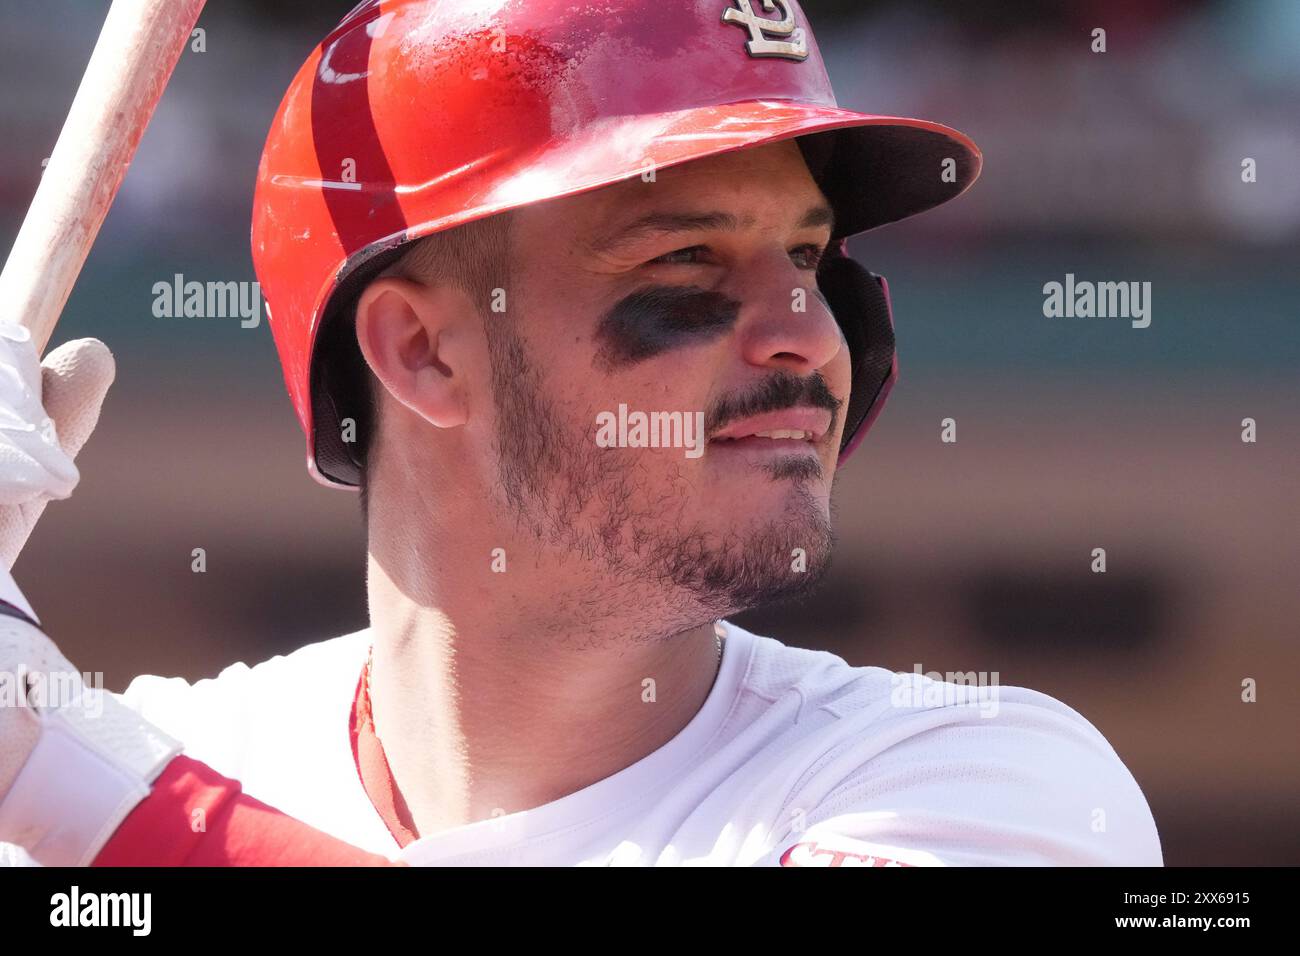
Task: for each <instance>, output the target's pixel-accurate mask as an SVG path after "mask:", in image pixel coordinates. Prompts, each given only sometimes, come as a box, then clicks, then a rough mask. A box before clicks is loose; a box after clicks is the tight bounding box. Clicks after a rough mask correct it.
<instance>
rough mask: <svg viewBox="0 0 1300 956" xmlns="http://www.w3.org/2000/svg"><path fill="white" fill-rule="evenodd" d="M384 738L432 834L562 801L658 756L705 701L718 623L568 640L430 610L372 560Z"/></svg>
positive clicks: (496, 614) (375, 709)
mask: <svg viewBox="0 0 1300 956" xmlns="http://www.w3.org/2000/svg"><path fill="white" fill-rule="evenodd" d="M370 607H371V620H372V626H373V633H374V658H373V668H372V671H371V679H370V697H371V708H372V713H373V717H374V724H375V732H376V735H377V736H378V738H379V740H380V742H381V744H382V745H383V749H384V754H385V756H386V757H387V760H388V765H389V767H390V768H391V770H392V774H393V778H394V782H395V784H396V787H397V789H398V791H399V793H400V794H401V797H402V799H403V801H404V802H405V804H406V806H407V807H408V808H409V810H410V813H411V817H412V820H413V821H414V824H415V829H416V832H417V833H418V834H419V835H421V836H427V835H429V834H430V833H434V832H437V831H439V830H444V829H448V828H451V827H456V826H461V825H463V824H467V823H472V822H475V821H478V820H487V819H491V818H493V817H494V816H501V815H502V814H509V813H515V812H517V811H520V810H526V809H531V808H533V807H538V806H541V805H543V804H546V803H550V802H552V801H554V800H557V799H559V798H561V797H563V796H566V795H568V794H570V793H575V792H577V791H578V790H581V789H583V788H584V787H587V786H590V785H591V784H593V783H596V782H598V781H600V780H603V779H605V778H606V777H609V776H611V775H612V774H614V773H617V772H618V771H620V770H622V769H623V768H625V767H628V766H631V765H632V764H634V763H636V762H637V761H638V760H641V759H642V758H644V757H646V756H648V755H649V754H651V753H653V752H654V751H655V750H657V749H658V748H660V747H662V746H663V745H664V744H666V743H667V742H668V741H669V740H671V739H672V738H673V737H675V736H676V735H677V734H678V733H680V732H681V730H682V729H683V728H684V727H685V726H686V725H687V724H688V723H689V722H690V720H691V718H692V717H694V716H695V714H696V713H697V712H698V711H699V709H700V708H701V707H702V706H703V704H704V701H705V700H706V698H707V697H708V695H709V691H710V689H711V688H712V686H713V682H714V680H715V678H716V675H717V671H718V656H719V655H718V648H717V643H716V638H715V634H714V628H713V626H712V625H706V626H702V627H697V628H692V629H691V630H689V631H684V632H682V633H680V634H672V635H668V634H665V635H658V636H656V635H645V634H633V633H627V634H617V633H609V634H608V635H602V639H601V640H599V641H593V640H591V639H590V636H585V637H583V638H582V639H575V640H566V639H564V637H563V636H556V635H555V634H553V633H550V632H548V633H546V634H539V633H535V632H534V633H530V631H529V630H528V627H527V624H526V622H524V621H522V620H521V621H518V622H517V623H515V624H514V625H513V626H512V624H511V622H510V618H509V616H508V615H503V614H502V613H501V611H502V608H501V606H500V605H499V604H498V605H497V606H496V607H495V608H494V609H493V613H492V614H490V615H475V619H474V620H469V619H468V618H469V616H470V615H468V614H466V613H460V614H457V613H455V612H449V611H448V610H447V609H445V608H435V607H429V606H426V605H422V604H419V603H417V602H416V601H414V600H412V599H411V598H409V597H408V596H406V595H405V594H403V593H402V592H401V590H400V589H398V588H397V587H396V586H395V585H394V584H393V582H392V581H391V580H390V579H389V578H388V577H387V575H386V574H385V573H384V572H383V570H382V569H381V568H379V567H378V566H377V564H376V563H375V562H374V561H373V560H372V562H371V567H370Z"/></svg>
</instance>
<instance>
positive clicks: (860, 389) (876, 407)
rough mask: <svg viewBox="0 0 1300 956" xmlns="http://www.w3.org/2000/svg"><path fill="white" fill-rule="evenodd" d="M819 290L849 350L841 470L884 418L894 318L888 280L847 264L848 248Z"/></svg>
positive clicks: (830, 263) (835, 254) (822, 271)
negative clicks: (849, 377)
mask: <svg viewBox="0 0 1300 956" xmlns="http://www.w3.org/2000/svg"><path fill="white" fill-rule="evenodd" d="M817 285H818V288H820V289H821V292H822V295H824V296H825V297H826V302H827V303H828V304H829V305H830V308H831V312H832V313H833V314H834V316H835V320H836V322H838V323H839V326H840V329H841V330H842V331H843V332H844V338H845V340H846V341H847V342H848V346H849V358H850V369H851V372H852V388H851V391H850V392H849V404H848V408H847V410H846V412H845V416H844V435H843V438H842V439H841V441H840V463H841V464H843V462H844V460H845V459H846V458H847V457H848V456H849V454H850V453H851V452H852V451H853V449H854V448H856V447H857V445H858V443H859V442H860V441H862V439H863V437H864V436H865V435H866V433H867V429H868V428H870V427H871V423H872V422H874V421H875V419H876V416H877V415H879V414H880V410H881V408H883V407H884V403H885V398H886V397H887V396H888V395H889V390H890V388H891V387H892V386H893V384H894V380H895V379H896V378H897V376H898V359H897V354H896V352H895V348H894V318H893V312H892V309H891V307H890V302H889V286H888V285H887V284H886V283H885V280H884V278H883V277H881V276H878V275H876V274H875V273H873V272H870V271H868V270H867V269H866V268H865V267H864V266H862V264H861V263H859V262H857V261H856V260H854V259H851V258H849V256H848V252H847V249H846V243H844V242H840V243H837V244H836V245H835V246H833V247H832V251H831V253H830V254H829V255H828V256H827V257H826V258H825V259H824V260H823V261H822V264H821V267H820V268H819V269H818V272H817Z"/></svg>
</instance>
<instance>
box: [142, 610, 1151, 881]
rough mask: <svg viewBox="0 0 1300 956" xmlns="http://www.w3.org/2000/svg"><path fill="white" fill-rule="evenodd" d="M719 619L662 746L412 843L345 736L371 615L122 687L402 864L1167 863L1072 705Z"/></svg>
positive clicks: (1130, 783) (188, 737) (231, 772)
mask: <svg viewBox="0 0 1300 956" xmlns="http://www.w3.org/2000/svg"><path fill="white" fill-rule="evenodd" d="M723 627H724V629H725V631H724V633H725V636H726V641H725V650H724V654H723V660H722V664H721V669H720V673H719V675H718V678H717V680H716V681H715V683H714V685H713V688H712V690H711V691H710V693H709V696H708V698H707V700H706V701H705V703H704V706H703V707H702V708H701V709H700V710H699V712H698V713H697V714H696V715H695V716H694V718H692V719H691V721H690V722H689V723H688V724H687V726H686V727H685V728H684V729H683V730H682V731H681V732H680V733H679V734H678V735H677V736H676V737H674V738H673V739H672V740H670V741H669V742H668V743H666V744H664V745H663V746H662V747H660V748H659V749H658V750H656V751H654V752H653V753H651V754H650V755H649V756H647V757H645V758H643V759H641V760H639V761H637V762H636V763H634V764H632V765H631V766H629V767H626V768H625V769H623V770H621V771H619V772H618V773H615V774H614V775H613V776H610V777H607V778H605V779H604V780H601V781H599V782H597V783H595V784H592V785H591V786H589V787H586V788H585V789H583V790H580V791H578V792H576V793H572V794H569V795H568V796H566V797H563V798H561V799H559V800H556V801H554V802H551V803H548V804H545V805H544V806H540V807H535V808H532V809H529V810H523V811H519V812H515V813H510V814H508V815H505V816H499V817H496V818H494V819H490V820H482V821H478V822H475V823H470V824H467V825H465V826H460V827H456V828H454V829H450V830H446V831H443V832H439V833H432V834H429V835H427V836H424V837H421V838H419V839H416V840H414V841H413V842H410V843H408V844H407V845H406V846H405V847H401V846H399V844H398V842H397V840H396V839H395V838H394V837H393V836H392V834H391V833H390V832H389V830H388V827H387V826H386V825H385V823H384V821H383V819H382V818H381V816H380V814H379V812H378V811H377V810H376V809H375V807H374V805H373V804H372V803H371V801H370V799H369V797H368V796H367V794H366V790H365V788H364V787H363V785H362V782H361V779H360V775H359V773H358V769H357V762H356V759H355V757H354V753H353V749H352V743H351V737H350V720H351V716H352V707H353V702H354V699H355V694H356V690H357V685H358V678H359V677H360V675H361V671H362V668H363V667H364V666H365V661H366V657H367V653H368V650H369V647H370V641H371V635H370V632H369V631H368V630H365V631H360V632H357V633H355V634H350V635H347V636H344V637H338V638H335V639H333V640H327V641H323V642H321V643H318V644H311V645H309V646H307V647H303V648H301V649H300V650H298V651H295V652H293V653H291V654H289V655H287V656H277V657H273V658H271V659H270V660H267V661H264V662H263V663H261V664H258V665H257V666H255V667H251V668H250V667H248V666H246V665H244V664H234V665H232V666H230V667H227V668H226V669H225V670H223V671H222V672H221V673H220V674H219V675H218V676H217V677H215V678H212V679H207V680H200V681H198V682H196V683H194V684H189V683H187V682H186V681H184V680H181V679H179V678H171V679H165V678H161V677H153V676H143V677H138V678H136V679H135V680H134V681H132V683H131V685H130V686H129V687H128V688H127V690H126V692H125V694H123V695H122V698H123V699H124V700H125V701H126V703H127V704H129V705H130V706H131V707H133V708H134V709H136V710H138V711H139V712H140V713H141V714H142V715H143V716H144V717H145V718H146V719H148V720H150V721H152V722H153V723H154V724H156V725H158V726H159V727H161V728H162V729H163V730H164V731H166V732H167V733H169V734H171V735H173V736H175V737H177V738H178V739H180V740H182V741H184V742H185V751H186V753H187V754H188V755H190V756H191V757H194V758H196V759H198V760H202V761H204V762H205V763H207V764H209V765H210V766H211V767H212V768H213V769H215V770H216V771H217V772H219V773H221V774H223V775H225V776H228V777H233V778H236V779H238V780H240V781H242V783H243V787H244V791H245V792H246V793H248V794H250V795H251V796H253V797H256V798H257V799H259V800H262V801H263V802H265V803H268V804H270V805H271V806H273V807H276V808H277V809H279V810H282V811H284V812H285V813H288V814H290V815H292V816H295V817H298V818H299V819H301V820H302V821H304V822H306V823H309V824H311V825H312V826H315V827H317V828H319V829H321V830H324V831H325V832H327V833H329V834H331V835H333V836H336V837H338V838H340V839H342V840H346V841H347V842H349V843H352V844H355V845H357V846H359V847H361V848H363V849H366V850H370V851H372V852H375V853H380V854H383V855H386V856H388V857H389V858H390V859H394V860H396V859H401V860H404V861H406V862H407V863H410V864H413V865H521V864H522V865H600V866H604V865H726V866H732V865H741V866H744V865H786V866H828V865H829V866H889V865H903V866H905V865H921V866H925V865H949V866H954V865H955V866H969V865H1122V866H1159V865H1161V863H1162V860H1161V851H1160V841H1159V837H1158V835H1157V833H1156V828H1155V823H1154V821H1153V820H1152V817H1151V812H1150V809H1149V808H1148V806H1147V802H1146V799H1145V798H1144V797H1143V795H1142V791H1141V790H1140V789H1139V787H1138V785H1137V783H1136V782H1135V781H1134V779H1133V777H1132V775H1131V774H1130V773H1129V772H1128V769H1127V768H1126V767H1125V766H1124V764H1123V762H1121V760H1120V759H1119V757H1118V756H1117V755H1116V753H1115V751H1114V750H1113V749H1112V748H1111V746H1110V745H1109V744H1108V743H1107V742H1106V740H1105V738H1104V737H1103V736H1102V735H1101V734H1100V733H1099V732H1098V731H1097V730H1096V728H1094V727H1093V726H1092V725H1091V724H1090V723H1089V722H1088V721H1087V720H1085V719H1084V718H1083V717H1082V716H1081V715H1079V714H1078V713H1077V712H1075V711H1074V710H1072V709H1071V708H1069V707H1067V706H1066V705H1065V704H1062V703H1061V702H1059V701H1057V700H1055V699H1053V698H1051V697H1048V696H1047V695H1045V694H1040V693H1038V692H1036V691H1032V690H1027V689H1024V688H1019V687H998V686H994V687H984V688H972V687H966V686H961V685H958V684H953V683H942V682H938V681H933V680H931V679H929V678H927V677H925V676H922V675H919V674H895V673H893V672H891V671H888V670H885V669H883V668H879V667H851V666H849V665H848V664H847V663H846V662H845V661H844V660H842V659H841V658H839V657H837V656H836V655H834V654H830V653H827V652H824V651H810V650H803V649H800V648H795V647H787V646H786V645H784V644H782V643H780V642H778V641H775V640H772V639H770V638H766V637H760V636H758V635H754V634H751V633H749V632H748V631H745V630H743V629H741V628H739V627H736V626H735V625H732V624H727V623H724V625H723ZM643 706H647V707H653V706H654V704H653V703H646V704H644V705H643Z"/></svg>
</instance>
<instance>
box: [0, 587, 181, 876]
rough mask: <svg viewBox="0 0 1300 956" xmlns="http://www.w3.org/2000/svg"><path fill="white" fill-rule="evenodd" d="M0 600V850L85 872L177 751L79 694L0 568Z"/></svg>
mask: <svg viewBox="0 0 1300 956" xmlns="http://www.w3.org/2000/svg"><path fill="white" fill-rule="evenodd" d="M0 600H2V601H3V604H0V843H12V844H15V845H17V846H21V847H22V848H23V849H25V850H26V851H27V853H28V854H29V855H30V856H31V858H32V859H34V860H36V861H37V862H38V863H42V864H44V865H45V866H88V865H89V864H90V863H91V861H92V860H94V859H95V856H96V855H97V854H98V853H99V851H100V850H102V849H103V848H104V845H105V844H106V843H107V842H108V841H109V839H110V838H111V837H112V835H113V833H114V832H115V831H116V830H117V828H118V827H119V826H120V825H121V823H122V821H123V820H125V819H126V817H127V815H128V814H129V813H130V812H131V811H132V810H133V809H135V807H136V805H137V804H138V803H140V801H141V800H143V799H145V797H147V796H148V795H149V791H150V786H151V784H152V783H153V782H154V781H155V780H157V779H158V776H159V774H161V773H162V772H163V770H164V769H165V768H166V767H167V764H168V763H170V762H171V760H172V758H173V757H175V756H176V755H177V754H178V753H180V752H181V749H182V747H181V744H180V743H179V742H178V741H176V740H174V739H172V738H171V737H169V736H168V735H167V734H165V733H163V732H162V731H161V730H159V729H158V728H157V727H154V726H153V725H152V724H150V723H149V722H148V721H146V720H145V719H144V718H143V717H141V716H140V715H139V714H137V713H136V712H135V711H133V710H132V709H131V708H129V707H127V706H126V704H124V703H122V702H121V701H120V700H118V699H117V698H116V697H114V696H113V694H111V693H109V692H108V691H105V690H103V689H102V688H101V687H99V686H87V685H86V682H85V681H84V680H83V679H82V675H81V674H80V673H78V672H77V670H76V668H74V667H73V666H72V664H71V663H69V662H68V659H67V658H66V657H64V656H63V655H62V654H61V653H60V652H59V649H58V648H57V647H55V646H54V642H53V641H51V640H50V639H49V638H48V637H46V636H45V635H44V634H43V633H42V632H41V630H40V628H38V627H37V626H36V625H35V624H34V623H33V622H32V621H31V620H29V619H28V618H27V617H26V616H25V615H23V614H21V613H19V612H15V611H14V610H13V608H15V607H22V606H24V605H26V603H27V602H26V601H25V600H24V599H23V598H22V595H21V594H20V593H18V588H17V585H15V584H14V583H13V578H12V577H10V576H9V572H8V571H6V570H4V569H2V568H0ZM97 684H98V681H92V685H97Z"/></svg>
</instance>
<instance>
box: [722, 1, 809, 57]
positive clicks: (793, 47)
mask: <svg viewBox="0 0 1300 956" xmlns="http://www.w3.org/2000/svg"><path fill="white" fill-rule="evenodd" d="M734 2H735V4H736V5H735V6H734V7H730V8H728V9H726V10H724V11H723V12H722V22H723V23H734V24H736V25H737V26H742V27H745V28H746V29H747V30H749V42H748V43H746V44H745V49H746V50H748V51H749V55H750V56H755V57H782V58H784V59H787V60H806V59H808V37H807V35H806V34H805V33H804V29H803V27H797V26H795V25H794V11H793V10H791V9H790V7H789V6H787V5H786V3H785V0H763V9H764V10H766V11H767V12H768V13H775V12H777V11H778V10H779V11H780V13H781V19H779V20H772V19H769V18H768V17H765V16H762V15H760V14H757V13H755V12H754V8H753V6H751V0H734ZM769 34H771V36H769ZM771 37H789V38H790V39H788V40H777V39H772V38H771Z"/></svg>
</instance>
